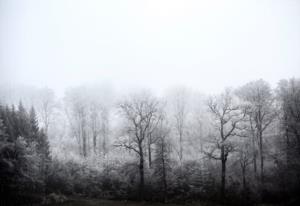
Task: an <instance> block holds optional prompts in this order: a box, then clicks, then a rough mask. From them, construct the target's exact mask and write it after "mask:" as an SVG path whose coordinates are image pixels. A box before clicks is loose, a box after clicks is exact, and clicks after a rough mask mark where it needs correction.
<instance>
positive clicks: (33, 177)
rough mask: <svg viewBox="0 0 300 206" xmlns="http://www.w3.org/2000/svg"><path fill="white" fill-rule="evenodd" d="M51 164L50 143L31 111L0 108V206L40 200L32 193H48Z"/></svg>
mask: <svg viewBox="0 0 300 206" xmlns="http://www.w3.org/2000/svg"><path fill="white" fill-rule="evenodd" d="M50 164H51V157H50V150H49V142H48V139H47V136H46V134H45V133H44V131H43V129H40V128H39V126H38V121H37V117H36V113H35V110H34V108H33V107H32V108H31V110H30V111H29V112H27V111H26V110H25V108H24V107H23V105H22V103H20V104H19V106H18V109H15V107H14V106H12V107H8V106H3V105H0V191H1V198H0V204H1V205H20V204H25V203H28V202H32V201H34V200H36V201H40V200H39V198H38V199H36V197H35V196H34V194H40V195H41V194H44V193H46V192H47V180H48V179H47V177H48V172H49V166H50Z"/></svg>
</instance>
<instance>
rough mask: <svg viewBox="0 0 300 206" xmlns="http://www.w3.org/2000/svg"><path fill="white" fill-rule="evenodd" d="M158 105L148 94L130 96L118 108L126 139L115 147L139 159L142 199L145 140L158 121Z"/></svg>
mask: <svg viewBox="0 0 300 206" xmlns="http://www.w3.org/2000/svg"><path fill="white" fill-rule="evenodd" d="M159 105H160V103H159V101H158V100H157V99H156V98H154V97H152V96H151V95H150V94H149V93H139V94H135V95H132V96H130V98H129V99H127V100H125V101H123V102H122V103H121V104H120V105H119V107H120V110H121V114H122V116H123V117H124V118H125V120H126V122H127V124H126V136H127V137H126V138H125V139H123V140H119V141H118V142H117V143H116V144H115V146H119V147H120V146H121V147H124V148H126V149H129V150H132V151H134V152H135V153H136V154H137V155H138V157H139V173H140V185H139V196H140V199H141V200H143V199H144V155H145V154H144V147H145V140H146V138H147V136H148V134H149V132H151V130H152V128H153V127H154V126H155V125H157V123H158V122H159V120H160V106H159Z"/></svg>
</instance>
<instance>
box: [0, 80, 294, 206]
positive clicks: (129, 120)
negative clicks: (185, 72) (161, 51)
mask: <svg viewBox="0 0 300 206" xmlns="http://www.w3.org/2000/svg"><path fill="white" fill-rule="evenodd" d="M0 191H1V196H2V197H4V198H1V199H0V205H22V204H29V203H38V204H40V203H43V204H46V203H47V201H45V200H46V199H47V197H48V196H49V195H50V194H52V195H53V194H57V195H64V196H66V197H71V196H83V197H92V198H99V199H117V200H136V201H153V202H164V203H170V202H175V203H181V202H195V201H200V202H201V201H205V202H216V203H224V204H228V205H253V204H257V203H288V204H291V205H292V204H296V203H297V202H298V203H299V197H298V196H299V195H300V194H299V192H298V191H300V79H289V80H282V81H280V82H279V83H278V85H277V86H276V88H271V86H270V85H269V84H268V83H267V82H265V81H264V80H257V81H253V82H249V83H246V84H245V85H243V86H241V87H239V88H228V89H225V90H224V92H223V93H221V94H217V95H206V94H200V93H199V92H197V91H194V90H192V89H188V88H185V87H176V88H173V89H170V90H168V91H167V92H165V93H164V94H163V95H154V94H153V93H151V92H150V91H148V90H139V91H135V92H128V93H126V94H124V93H121V92H116V91H114V90H113V89H111V88H109V87H105V86H99V85H98V86H91V85H88V86H81V87H74V88H70V89H68V90H67V91H66V92H65V94H64V96H63V97H59V98H58V97H56V96H55V94H54V92H53V91H52V90H51V89H48V88H44V89H36V88H29V87H28V88H27V89H26V88H25V87H23V88H22V89H20V88H19V89H16V88H15V89H8V88H4V87H3V88H1V89H0Z"/></svg>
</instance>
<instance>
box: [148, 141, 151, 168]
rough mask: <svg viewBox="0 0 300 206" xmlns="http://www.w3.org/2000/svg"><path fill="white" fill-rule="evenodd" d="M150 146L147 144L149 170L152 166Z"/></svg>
mask: <svg viewBox="0 0 300 206" xmlns="http://www.w3.org/2000/svg"><path fill="white" fill-rule="evenodd" d="M151 155H152V154H151V144H150V143H148V161H149V168H151V166H152V157H151Z"/></svg>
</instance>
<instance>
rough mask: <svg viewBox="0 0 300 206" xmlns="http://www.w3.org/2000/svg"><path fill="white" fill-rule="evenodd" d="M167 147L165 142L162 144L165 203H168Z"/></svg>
mask: <svg viewBox="0 0 300 206" xmlns="http://www.w3.org/2000/svg"><path fill="white" fill-rule="evenodd" d="M164 154H165V146H164V142H163V144H162V169H163V186H164V191H163V202H166V198H167V175H166V166H165V158H164Z"/></svg>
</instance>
